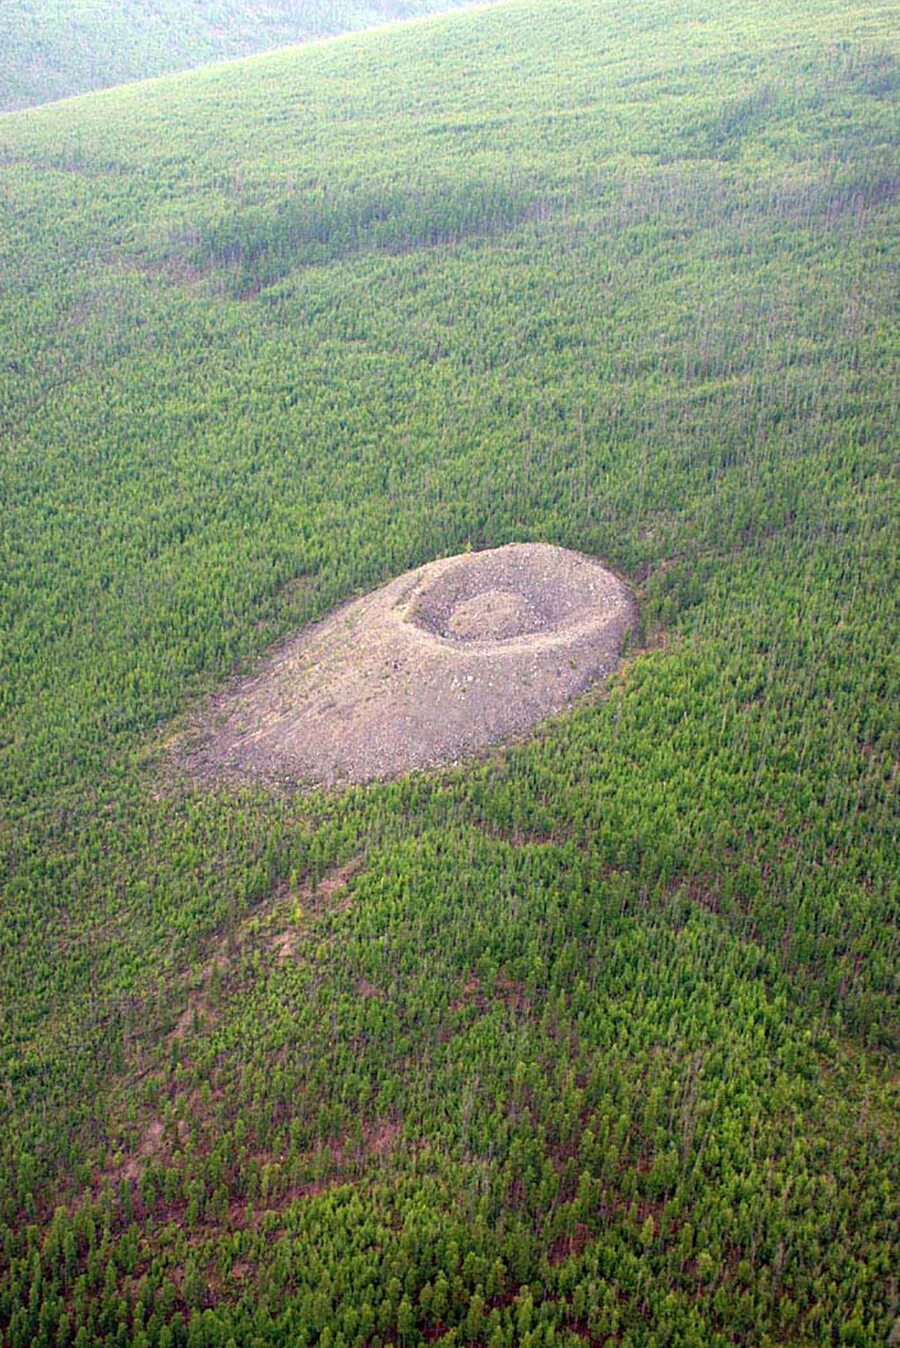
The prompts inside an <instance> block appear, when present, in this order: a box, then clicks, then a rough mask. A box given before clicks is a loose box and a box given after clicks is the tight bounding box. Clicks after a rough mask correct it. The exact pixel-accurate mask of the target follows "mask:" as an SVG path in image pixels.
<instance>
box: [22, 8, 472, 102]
mask: <svg viewBox="0 0 900 1348" xmlns="http://www.w3.org/2000/svg"><path fill="white" fill-rule="evenodd" d="M459 3H460V0H437V3H430V0H3V3H2V4H0V110H2V109H6V108H20V107H27V106H29V105H31V104H35V103H46V102H48V101H49V100H50V99H54V98H66V97H68V96H70V95H71V94H81V93H86V92H87V90H89V89H106V88H109V86H110V85H113V84H122V83H124V82H125V81H126V80H139V79H146V78H147V77H149V76H151V75H165V74H168V73H169V72H170V71H173V70H187V69H189V68H190V67H191V66H198V65H204V64H206V63H207V62H209V61H220V60H222V59H223V58H227V57H231V56H247V55H250V54H251V53H253V52H261V51H266V50H268V49H270V48H272V47H284V46H287V45H289V44H290V43H294V42H304V41H307V40H308V39H309V38H317V37H328V36H329V35H331V34H334V33H345V32H350V31H352V30H354V29H359V28H371V27H372V26H373V25H374V24H383V23H387V22H390V21H391V20H394V19H410V18H416V17H417V16H419V15H423V14H429V13H434V12H435V11H436V10H449V9H454V8H456V6H457V5H458V4H459Z"/></svg>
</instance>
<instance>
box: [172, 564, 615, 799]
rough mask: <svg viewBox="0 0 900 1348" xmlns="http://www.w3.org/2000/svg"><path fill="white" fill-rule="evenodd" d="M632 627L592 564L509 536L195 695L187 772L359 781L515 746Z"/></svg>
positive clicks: (604, 664)
mask: <svg viewBox="0 0 900 1348" xmlns="http://www.w3.org/2000/svg"><path fill="white" fill-rule="evenodd" d="M635 618H636V606H635V602H634V599H633V598H632V596H631V594H630V592H629V590H628V589H627V587H626V586H625V585H624V583H623V582H622V581H621V580H619V578H618V577H617V576H615V575H614V574H613V573H612V572H611V571H609V570H608V569H607V568H606V567H604V566H603V565H602V563H601V562H599V561H598V560H597V559H595V558H593V557H588V556H585V555H584V554H582V553H578V552H571V551H568V550H566V549H564V548H558V547H554V546H552V545H551V544H546V543H515V544H510V545H509V546H507V547H503V548H494V549H491V550H489V551H485V552H472V553H462V554H460V555H458V556H456V557H447V558H444V559H442V560H440V561H435V562H429V563H428V564H427V565H425V566H422V567H419V568H418V569H416V570H415V571H408V572H406V574H405V575H402V576H399V577H397V579H395V580H392V581H389V582H388V583H387V584H386V585H383V586H381V587H380V588H379V589H377V590H374V591H372V592H371V593H370V594H367V595H365V596H363V597H362V598H361V599H356V600H353V601H351V602H350V603H348V604H345V605H343V606H342V607H341V608H340V609H338V610H336V611H335V612H334V613H333V614H332V615H331V616H330V617H329V618H326V619H325V620H324V621H323V622H321V623H317V624H315V625H314V626H312V627H309V628H307V629H305V630H304V631H302V632H300V633H299V634H298V635H297V636H295V637H293V638H291V639H290V640H289V641H288V642H286V643H285V644H284V645H283V646H282V647H281V648H280V649H279V650H278V651H276V652H275V653H274V654H273V655H271V656H269V658H268V659H267V660H265V661H264V662H263V664H262V665H261V667H260V669H259V671H258V672H257V673H256V674H254V675H252V676H251V677H249V678H247V679H244V680H242V681H241V682H240V683H239V684H238V685H237V686H236V687H234V688H232V689H229V690H228V691H226V692H224V693H220V694H218V695H217V696H216V697H214V698H212V699H210V700H209V702H208V704H207V705H206V707H205V708H204V710H203V713H202V715H201V718H200V720H199V722H198V724H197V725H196V726H195V727H194V728H193V729H192V731H191V732H189V733H188V735H187V736H186V737H184V739H183V741H182V746H181V749H180V751H179V752H180V753H181V756H182V757H183V758H184V759H185V761H186V763H187V766H188V768H189V770H190V771H191V772H192V773H194V774H195V775H199V776H202V777H209V776H211V775H215V776H224V777H226V778H230V779H234V780H238V781H262V782H268V783H270V784H276V783H277V784H282V785H283V784H289V785H290V784H293V785H300V784H304V783H310V784H312V783H327V784H334V783H338V782H364V781H370V780H375V779H384V778H391V777H396V776H399V775H402V774H403V773H406V772H413V771H416V770H421V769H425V768H433V767H437V766H439V765H440V764H443V763H452V762H456V761H459V760H461V759H464V758H466V757H470V756H472V755H473V754H477V753H478V752H480V751H482V750H484V749H486V748H488V747H489V746H491V745H495V744H498V743H502V742H503V741H505V740H509V739H513V738H517V737H520V736H521V735H523V734H524V733H526V732H527V731H528V730H530V729H531V728H532V727H533V726H535V725H537V724H538V723H539V722H540V721H542V720H544V719H545V718H546V717H547V716H550V715H552V714H553V713H555V712H558V711H560V710H561V709H562V708H563V707H564V706H565V705H566V704H567V703H568V702H570V701H571V700H572V699H573V698H574V697H577V696H578V695H579V694H580V693H583V692H584V691H585V690H586V689H587V688H589V687H590V686H591V685H592V684H595V683H597V682H598V681H600V680H602V679H604V678H606V677H608V675H609V674H610V673H611V672H612V670H613V669H614V668H615V666H616V664H617V663H618V659H619V652H620V649H621V643H622V638H623V637H624V634H625V632H626V630H627V629H628V628H629V627H630V626H632V625H633V623H634V621H635Z"/></svg>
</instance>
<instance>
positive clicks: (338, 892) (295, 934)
mask: <svg viewBox="0 0 900 1348" xmlns="http://www.w3.org/2000/svg"><path fill="white" fill-rule="evenodd" d="M364 862H365V857H364V856H363V854H362V853H360V854H359V855H358V856H355V857H351V859H350V860H349V861H347V862H345V863H344V865H342V866H335V867H334V869H333V870H330V871H328V872H327V874H325V875H323V876H322V877H321V879H320V880H319V881H318V883H317V884H313V883H312V882H310V883H309V884H306V885H304V887H303V888H302V889H300V890H298V891H297V892H296V893H294V894H290V893H288V894H287V896H286V898H285V900H284V902H282V904H281V905H280V908H283V907H285V906H288V907H290V908H291V909H293V910H294V912H295V914H296V915H295V916H294V917H293V919H292V922H291V925H290V926H289V927H284V928H282V929H281V930H280V931H277V932H276V933H275V934H274V935H273V936H272V938H271V940H270V946H271V948H272V950H273V951H274V953H275V961H276V963H277V964H279V965H281V964H286V963H287V962H288V960H291V959H293V958H294V956H295V955H296V954H297V952H298V951H299V949H300V942H301V938H302V935H303V929H304V926H305V919H306V917H307V916H309V915H310V914H311V915H312V916H314V917H318V916H320V915H321V914H322V913H323V912H324V911H329V912H333V913H343V912H346V910H347V909H348V908H349V906H350V904H351V903H352V901H353V896H352V894H350V893H345V890H347V889H348V888H349V885H350V881H351V880H352V879H353V878H354V877H355V876H357V875H358V874H359V872H360V871H361V870H362V868H363V864H364ZM341 896H343V897H341ZM298 909H299V914H297V910H298Z"/></svg>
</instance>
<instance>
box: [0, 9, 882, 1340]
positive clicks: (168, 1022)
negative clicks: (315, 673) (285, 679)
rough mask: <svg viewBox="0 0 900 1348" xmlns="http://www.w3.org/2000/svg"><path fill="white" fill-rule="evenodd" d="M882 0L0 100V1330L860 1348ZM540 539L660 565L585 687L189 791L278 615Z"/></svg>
mask: <svg viewBox="0 0 900 1348" xmlns="http://www.w3.org/2000/svg"><path fill="white" fill-rule="evenodd" d="M897 18H898V14H897V9H896V7H895V6H892V5H889V4H881V5H880V4H877V3H869V4H867V5H866V6H864V7H861V8H860V9H859V10H856V11H853V10H850V9H848V7H847V5H846V3H844V2H843V0H842V2H841V3H829V2H828V0H815V3H812V4H810V3H802V4H801V3H799V0H798V3H793V2H792V0H789V2H788V3H784V4H779V5H775V4H771V5H769V4H760V3H748V0H741V2H740V3H735V4H730V3H721V4H717V5H715V6H712V5H710V6H703V5H701V4H698V3H694V0H690V3H688V2H687V0H665V2H664V3H662V4H654V5H653V6H648V5H646V4H644V3H641V4H633V3H624V4H616V5H615V6H605V5H593V4H584V3H580V4H577V5H576V4H568V3H552V4H541V5H536V4H531V3H512V4H506V5H503V6H500V7H498V8H497V9H494V10H490V11H487V12H484V13H482V14H478V15H465V16H459V17H457V18H454V19H450V20H441V21H438V22H435V23H434V24H431V25H428V26H425V27H416V28H415V29H404V30H398V31H397V32H395V33H393V34H392V35H391V37H390V40H387V39H385V38H384V37H379V38H378V39H377V40H376V39H374V38H369V37H366V36H363V37H360V38H358V39H354V40H353V41H352V42H345V43H338V44H331V45H329V46H327V47H325V48H312V49H308V50H306V51H304V52H302V53H298V54H290V55H287V54H284V55H279V56H276V57H272V58H271V59H266V60H261V61H255V62H253V63H251V64H249V65H247V66H246V67H244V68H241V69H240V70H238V71H236V70H235V69H229V70H225V69H220V70H211V71H208V72H204V74H203V75H202V77H200V78H198V79H197V80H195V81H189V80H186V79H183V78H182V79H178V80H173V81H171V82H166V83H163V84H157V85H154V86H152V87H131V88H128V89H126V90H122V91H117V92H112V93H107V94H101V95H97V96H93V97H91V98H86V99H84V100H81V101H80V102H78V103H75V104H71V105H67V106H65V107H63V106H59V107H54V108H48V109H44V110H43V111H41V112H37V113H30V114H21V115H16V116H13V117H8V118H6V119H4V120H3V121H2V122H0V157H2V164H3V179H2V184H3V188H2V190H3V194H4V195H3V200H4V218H3V222H2V237H3V240H4V246H3V261H2V266H3V284H4V294H3V312H2V324H0V341H2V348H0V426H2V428H3V430H2V437H3V438H2V475H3V476H2V499H3V501H4V510H3V514H2V517H0V518H2V523H0V529H2V566H0V613H2V643H0V658H2V680H0V695H2V699H3V703H2V715H3V721H2V750H0V752H2V761H0V771H2V780H3V784H4V786H3V795H4V822H3V825H2V828H3V842H4V854H5V860H4V871H3V890H4V894H3V903H2V917H0V953H2V960H0V997H2V1004H3V1011H4V1015H3V1022H2V1024H3V1039H2V1059H0V1062H2V1069H0V1081H2V1083H3V1089H2V1093H0V1110H2V1126H0V1138H2V1141H0V1152H2V1154H0V1166H2V1178H0V1222H2V1253H0V1326H2V1329H0V1334H2V1337H3V1340H4V1342H5V1343H6V1344H9V1345H15V1348H21V1346H23V1345H32V1344H39V1345H59V1346H60V1348H62V1346H64V1345H68V1344H71V1343H75V1344H77V1345H79V1348H85V1345H89V1344H110V1345H112V1344H116V1345H119V1344H123V1345H124V1344H128V1343H135V1344H138V1345H141V1346H142V1348H147V1346H148V1345H167V1346H171V1345H184V1344H190V1345H192V1348H196V1346H197V1345H223V1346H224V1345H228V1344H230V1343H233V1344H235V1345H244V1344H259V1345H262V1344H281V1343H290V1344H310V1345H312V1344H321V1345H323V1348H341V1346H343V1348H350V1346H351V1345H362V1344H375V1343H377V1342H379V1341H380V1342H381V1343H397V1344H403V1345H415V1344H418V1343H421V1342H422V1341H423V1340H433V1339H436V1338H441V1339H442V1341H443V1342H444V1343H445V1344H449V1343H454V1344H463V1343H471V1344H479V1345H489V1346H490V1348H500V1345H508V1344H512V1343H517V1344H522V1345H528V1346H529V1348H538V1346H539V1345H549V1344H553V1343H556V1344H566V1345H575V1344H579V1343H584V1342H591V1343H597V1344H599V1343H603V1342H605V1341H612V1342H620V1343H627V1344H631V1345H650V1344H655V1345H663V1344H694V1345H698V1346H699V1345H703V1346H704V1348H705V1346H706V1345H722V1344H729V1343H735V1342H740V1343H753V1344H757V1343H759V1344H763V1343H785V1342H795V1343H808V1344H816V1345H818V1344H831V1343H836V1344H856V1345H867V1344H872V1345H875V1344H883V1343H884V1342H885V1341H886V1339H887V1337H888V1335H889V1334H890V1332H891V1327H892V1324H893V1323H894V1320H895V1317H896V1314H897V1310H896V1305H895V1301H896V1282H895V1281H894V1280H892V1277H891V1239H892V1237H893V1236H894V1234H895V1229H896V1228H895V1222H896V1216H897V1213H896V1206H895V1192H896V1179H897V1173H896V1171H897V1165H896V1162H897V1155H898V1146H897V1143H898V1139H897V1124H896V1120H897V1115H896V1104H897V1101H896V1088H895V1085H894V1083H893V1078H892V1076H891V1066H892V1063H895V1056H894V1055H895V1053H896V1047H897V1002H896V987H895V984H894V981H893V980H894V977H895V975H896V970H897V967H898V943H897V928H896V888H895V868H894V867H893V856H892V847H893V845H894V844H895V841H896V840H895V836H894V825H895V821H896V815H895V805H896V800H895V795H894V792H895V786H896V783H895V763H896V737H895V736H896V722H895V720H894V719H893V715H892V709H891V703H890V696H891V692H892V691H894V690H896V675H897V669H896V665H897V654H896V630H897V623H896V619H897V613H896V599H897V589H896V578H897V562H898V557H897V531H896V522H897V521H896V498H895V495H894V487H893V484H892V482H891V478H890V476H889V474H890V468H891V457H892V451H893V450H894V449H895V448H896V438H895V437H896V429H895V428H896V426H897V422H898V406H897V380H896V374H897V369H896V353H897V330H896V326H895V324H894V309H893V299H894V296H893V295H892V294H891V277H892V274H893V272H892V268H894V267H895V266H896V261H897V258H896V252H897V246H896V241H897V238H898V229H897V224H898V221H897V210H896V200H895V198H896V187H897V181H898V171H897V163H896V157H895V149H896V147H895V146H894V145H893V144H892V141H891V137H892V134H893V132H894V130H895V128H896V101H895V97H894V95H895V92H896V83H897V75H896V71H897V65H896V58H895V55H894V52H893V50H892V48H891V47H890V46H889V40H890V37H891V34H892V33H896V31H897ZM529 538H539V539H540V538H543V539H548V540H551V541H553V542H557V543H561V544H564V545H566V546H569V547H574V548H578V549H583V550H585V551H589V552H594V553H597V554H599V555H600V556H602V557H604V558H606V559H607V560H608V561H609V562H610V564H611V565H613V566H614V567H615V568H617V569H618V570H619V571H620V572H622V573H623V574H625V575H626V576H627V577H628V578H629V579H630V580H631V582H632V583H633V584H634V586H635V587H636V589H637V591H638V593H639V595H640V597H641V603H642V613H643V631H642V632H639V633H637V634H635V641H634V645H633V649H632V652H631V655H630V656H629V659H628V662H627V663H626V665H625V666H624V668H623V670H622V672H621V675H620V677H619V678H618V679H617V680H616V682H615V684H614V686H613V688H612V689H611V691H610V692H609V693H608V694H607V695H604V696H601V697H594V698H593V699H588V700H587V701H586V702H585V704H584V705H582V706H581V707H580V708H579V709H578V710H577V711H576V712H574V713H573V714H571V715H569V716H566V717H563V718H560V720H559V721H558V722H556V723H554V724H553V725H551V726H549V727H548V728H547V729H546V731H545V733H543V734H542V735H541V736H539V737H537V738H536V739H535V740H534V741H532V742H530V743H528V744H525V745H521V746H517V747H515V748H513V749H509V750H507V751H505V752H504V753H500V754H497V755H495V756H494V757H493V758H492V759H491V761H489V762H486V763H483V764H481V765H478V766H475V767H472V768H471V769H469V770H466V771H458V772H454V773H449V774H446V775H444V776H440V777H435V778H419V779H414V780H409V781H404V782H398V783H396V784H393V785H389V786H382V787H373V788H370V789H354V790H352V791H348V792H346V793H343V794H340V793H338V794H332V795H327V794H321V795H315V796H311V797H308V798H304V797H301V796H287V797H284V798H276V797H272V796H267V795H265V794H263V793H261V792H258V793H252V792H247V793H243V794H235V793H230V792H228V791H226V790H224V789H223V790H221V791H215V790H211V789H208V788H207V789H203V790H200V789H199V788H191V787H190V786H189V785H186V784H182V783H179V782H178V781H177V780H173V779H172V775H171V771H170V769H169V768H168V767H167V766H166V758H165V753H164V743H165V739H166V737H168V736H169V735H170V734H171V733H172V718H173V717H175V716H176V715H177V714H180V713H181V712H183V710H184V709H185V708H186V707H187V706H188V705H190V703H191V700H192V699H193V698H195V697H196V695H198V694H199V693H200V692H201V691H202V690H203V689H204V688H207V687H213V686H215V685H216V684H217V683H218V682H220V681H221V680H222V679H223V678H225V677H226V676H227V675H228V673H229V671H231V670H233V669H234V668H236V667H237V666H239V665H240V664H242V663H247V662H249V661H251V660H252V659H253V658H254V657H255V656H257V655H258V654H259V653H260V652H261V651H262V650H263V649H264V648H265V647H266V646H268V645H269V644H270V643H271V641H272V640H273V639H274V638H275V637H276V636H277V635H279V634H281V633H284V632H286V631H288V630H290V629H292V628H294V627H295V626H296V625H297V624H298V623H299V622H302V621H305V620H307V619H310V618H312V617H314V616H316V615H319V614H322V613H323V612H325V611H327V610H328V609H329V608H330V607H331V606H332V605H333V604H334V603H335V602H336V601H338V600H339V599H341V598H342V597H344V596H346V595H348V594H351V593H353V592H356V591H359V590H362V589H364V588H368V587H371V586H373V585H375V584H377V583H378V582H380V581H382V580H383V579H384V578H385V577H387V576H390V575H392V574H394V573H396V572H399V571H402V570H403V569H405V568H407V567H411V566H414V565H416V564H418V563H420V562H423V561H425V560H427V559H428V558H430V557H432V556H435V555H442V554H446V553H451V552H456V551H459V550H461V549H462V548H464V547H466V546H467V545H470V544H471V545H472V546H481V545H493V544H500V543H502V542H505V541H511V540H515V539H529ZM176 724H177V722H176Z"/></svg>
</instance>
